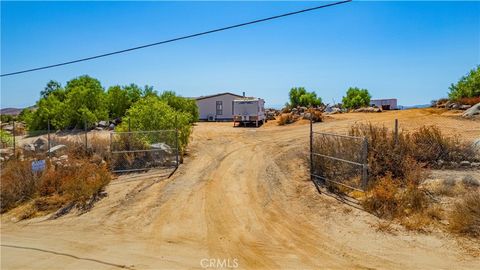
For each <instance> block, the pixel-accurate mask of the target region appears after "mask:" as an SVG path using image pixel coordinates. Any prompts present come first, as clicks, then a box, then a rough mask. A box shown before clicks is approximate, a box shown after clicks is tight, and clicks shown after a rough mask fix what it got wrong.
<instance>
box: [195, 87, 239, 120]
mask: <svg viewBox="0 0 480 270" xmlns="http://www.w3.org/2000/svg"><path fill="white" fill-rule="evenodd" d="M242 97H243V96H241V95H236V94H232V93H229V92H225V93H219V94H215V95H209V96H201V97H198V98H196V99H195V100H196V101H197V106H198V111H199V113H200V116H199V120H200V121H232V120H233V101H234V100H235V99H239V98H242Z"/></svg>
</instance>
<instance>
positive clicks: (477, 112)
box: [462, 103, 480, 118]
mask: <svg viewBox="0 0 480 270" xmlns="http://www.w3.org/2000/svg"><path fill="white" fill-rule="evenodd" d="M462 116H463V117H465V118H473V117H480V103H477V104H475V105H473V106H472V107H471V108H470V109H468V110H466V111H465V112H464V113H463V114H462Z"/></svg>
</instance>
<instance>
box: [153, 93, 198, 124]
mask: <svg viewBox="0 0 480 270" xmlns="http://www.w3.org/2000/svg"><path fill="white" fill-rule="evenodd" d="M160 99H161V100H163V101H165V102H166V103H167V104H168V106H170V107H172V108H173V109H175V110H176V111H177V112H184V113H188V114H189V116H190V119H189V122H190V123H194V122H197V121H198V117H199V115H200V113H199V111H198V106H197V102H196V101H195V100H194V99H192V98H184V97H181V96H177V95H176V94H175V92H173V91H165V92H163V93H162V94H161V95H160Z"/></svg>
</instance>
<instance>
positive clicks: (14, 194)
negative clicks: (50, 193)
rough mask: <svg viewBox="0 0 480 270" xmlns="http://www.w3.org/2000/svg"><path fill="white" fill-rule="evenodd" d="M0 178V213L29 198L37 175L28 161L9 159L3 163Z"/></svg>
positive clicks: (32, 193)
mask: <svg viewBox="0 0 480 270" xmlns="http://www.w3.org/2000/svg"><path fill="white" fill-rule="evenodd" d="M1 179H2V181H1V183H0V212H1V213H3V212H5V211H7V210H9V209H11V208H13V207H15V206H17V205H19V204H21V203H23V202H25V201H27V200H30V199H31V198H32V197H33V196H34V194H35V192H36V190H37V183H38V176H37V175H35V174H34V173H33V172H32V169H31V163H30V162H29V161H19V160H10V161H7V162H5V163H3V164H2V171H1Z"/></svg>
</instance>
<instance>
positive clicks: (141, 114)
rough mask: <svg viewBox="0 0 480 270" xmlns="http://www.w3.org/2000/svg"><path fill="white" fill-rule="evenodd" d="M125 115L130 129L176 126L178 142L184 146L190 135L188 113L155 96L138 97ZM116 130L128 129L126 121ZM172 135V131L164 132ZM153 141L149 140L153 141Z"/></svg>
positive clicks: (158, 128)
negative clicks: (130, 124) (129, 123)
mask: <svg viewBox="0 0 480 270" xmlns="http://www.w3.org/2000/svg"><path fill="white" fill-rule="evenodd" d="M126 117H127V118H129V119H130V122H131V123H132V126H131V130H146V131H148V130H168V129H175V128H178V130H179V131H180V132H179V143H180V146H181V147H184V146H185V145H186V144H187V142H188V137H189V136H190V132H191V126H190V122H189V121H190V117H191V116H190V115H189V114H188V113H186V112H179V111H176V110H175V109H173V108H172V107H170V106H169V105H168V104H167V102H165V101H164V100H161V99H159V98H158V97H155V96H147V97H145V98H142V99H140V100H139V101H138V102H136V103H135V104H133V105H132V107H130V109H128V110H127V114H126ZM117 130H118V131H126V130H128V121H123V122H122V124H120V126H118V127H117ZM166 134H169V135H170V136H174V133H166ZM153 142H155V141H151V143H153Z"/></svg>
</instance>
